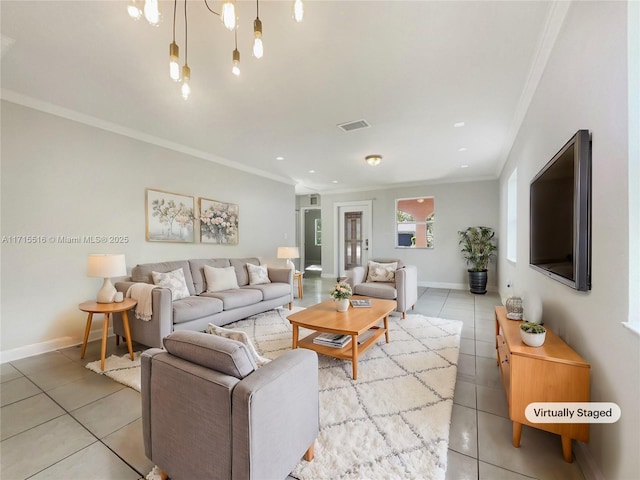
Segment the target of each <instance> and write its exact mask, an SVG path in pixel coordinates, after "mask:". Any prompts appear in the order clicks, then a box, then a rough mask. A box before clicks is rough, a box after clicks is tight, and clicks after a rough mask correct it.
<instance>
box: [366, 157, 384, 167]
mask: <svg viewBox="0 0 640 480" xmlns="http://www.w3.org/2000/svg"><path fill="white" fill-rule="evenodd" d="M364 160H365V162H367V163H368V164H369V165H371V166H372V167H375V166H376V165H380V162H381V161H382V155H367V156H366V157H364Z"/></svg>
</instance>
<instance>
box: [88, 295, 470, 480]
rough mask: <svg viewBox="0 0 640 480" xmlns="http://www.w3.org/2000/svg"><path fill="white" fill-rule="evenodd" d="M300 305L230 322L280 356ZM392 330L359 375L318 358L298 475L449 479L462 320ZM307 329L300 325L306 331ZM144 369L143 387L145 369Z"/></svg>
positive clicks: (394, 324) (397, 322)
mask: <svg viewBox="0 0 640 480" xmlns="http://www.w3.org/2000/svg"><path fill="white" fill-rule="evenodd" d="M299 310H301V308H294V310H293V311H290V310H288V309H283V308H280V309H276V310H271V311H269V312H266V313H263V314H259V315H254V316H253V317H250V318H248V319H246V320H241V321H238V322H235V323H232V324H230V325H227V326H225V328H234V329H238V330H243V331H245V332H246V333H247V334H248V335H249V337H250V338H251V339H252V341H253V342H254V345H255V347H256V349H257V350H258V352H259V353H260V355H263V356H265V357H267V358H271V359H274V358H277V357H278V356H280V355H282V354H283V353H285V352H287V351H288V350H290V349H291V325H290V323H289V321H288V320H287V318H286V317H287V315H291V313H293V312H295V311H299ZM389 330H390V342H389V343H388V344H387V343H385V341H384V337H382V338H381V339H380V340H378V342H377V343H376V344H375V345H374V346H373V347H371V348H370V349H369V350H367V352H365V353H364V354H363V355H362V356H361V357H360V360H359V362H358V380H355V381H354V380H353V379H352V378H351V374H352V369H351V363H350V362H348V361H344V360H338V359H334V358H330V357H325V356H323V355H319V356H318V359H319V373H318V378H319V384H320V433H319V435H318V439H317V440H316V445H315V457H314V459H313V461H311V462H307V461H305V460H301V461H300V463H299V464H298V465H297V466H296V467H295V469H294V470H293V472H291V476H292V477H294V478H297V479H300V480H311V479H313V480H318V479H323V480H324V479H371V480H373V479H417V478H421V479H422V478H424V479H426V478H428V479H444V478H445V472H446V469H447V449H448V445H449V425H450V422H451V410H452V407H453V394H454V389H455V383H456V373H457V364H458V353H459V347H460V333H461V331H462V322H459V321H455V320H445V319H441V318H432V317H425V316H423V315H417V314H408V315H407V318H406V319H405V320H402V319H401V318H400V317H397V316H392V317H390V319H389ZM307 333H310V332H304V331H303V329H301V332H300V336H301V337H303V336H304V335H305V334H307ZM111 358H113V357H110V358H109V359H108V361H109V360H111ZM117 358H119V357H116V359H117ZM125 359H126V362H129V363H130V360H128V356H125ZM114 361H115V359H114ZM138 362H139V360H138ZM94 363H95V362H94ZM97 363H98V371H99V369H100V362H97ZM87 367H88V365H87ZM106 370H107V368H105V375H107V374H108V373H106ZM126 370H134V369H125V370H120V369H114V370H110V373H111V374H112V375H113V376H112V378H114V380H116V381H120V380H118V379H117V378H116V377H117V376H119V375H120V374H121V373H123V372H124V371H126ZM94 371H95V370H94ZM126 375H133V372H131V371H129V372H127V373H126ZM137 375H138V387H137V389H138V390H139V388H140V387H139V382H140V380H139V376H140V373H139V367H138V369H137ZM110 376H111V375H110ZM130 386H132V385H130ZM132 388H136V387H133V386H132ZM157 473H158V472H157V469H154V470H152V471H151V472H150V473H149V474H148V475H147V479H148V480H156V479H159V476H158V475H157Z"/></svg>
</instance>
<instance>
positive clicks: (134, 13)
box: [127, 0, 142, 20]
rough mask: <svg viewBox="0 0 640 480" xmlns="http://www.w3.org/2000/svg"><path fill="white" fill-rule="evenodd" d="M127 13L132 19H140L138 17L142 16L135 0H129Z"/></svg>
mask: <svg viewBox="0 0 640 480" xmlns="http://www.w3.org/2000/svg"><path fill="white" fill-rule="evenodd" d="M127 13H128V14H129V16H130V17H131V18H133V19H134V20H140V17H141V16H142V10H140V7H138V5H137V4H136V0H131V2H130V3H129V5H128V6H127Z"/></svg>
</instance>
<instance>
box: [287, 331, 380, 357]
mask: <svg viewBox="0 0 640 480" xmlns="http://www.w3.org/2000/svg"><path fill="white" fill-rule="evenodd" d="M369 330H372V331H374V334H373V335H372V336H371V337H369V338H368V339H367V340H366V341H365V342H363V343H361V344H358V356H359V355H362V353H363V352H366V351H367V350H368V349H369V348H370V347H371V345H373V344H374V343H376V341H377V340H378V339H379V338H380V337H381V336H382V335H384V334H385V333H386V334H387V335H388V333H389V332H388V330H387V329H386V328H382V327H377V326H376V327H371V328H370V329H369ZM322 333H323V332H315V333H312V334H311V335H309V336H306V337H304V338H303V339H301V340H298V347H301V348H308V349H309V350H315V351H316V352H318V353H321V354H323V355H327V356H328V357H335V358H340V359H343V360H351V358H352V357H353V338H352V339H351V341H350V342H349V343H348V344H346V345H345V346H344V347H328V346H326V345H318V344H317V343H313V339H314V338H316V337H317V336H318V335H321V334H322ZM329 333H339V332H329ZM387 343H389V341H388V340H387Z"/></svg>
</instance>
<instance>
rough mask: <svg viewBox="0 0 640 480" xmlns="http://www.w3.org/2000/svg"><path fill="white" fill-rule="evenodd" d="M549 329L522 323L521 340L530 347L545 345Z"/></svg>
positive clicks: (536, 324) (535, 324)
mask: <svg viewBox="0 0 640 480" xmlns="http://www.w3.org/2000/svg"><path fill="white" fill-rule="evenodd" d="M546 336H547V329H546V328H544V327H543V326H542V325H540V324H538V323H531V322H522V323H521V324H520V338H521V339H522V341H523V342H524V343H526V344H527V345H529V346H530V347H539V346H541V345H542V344H543V343H544V339H545V337H546Z"/></svg>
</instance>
